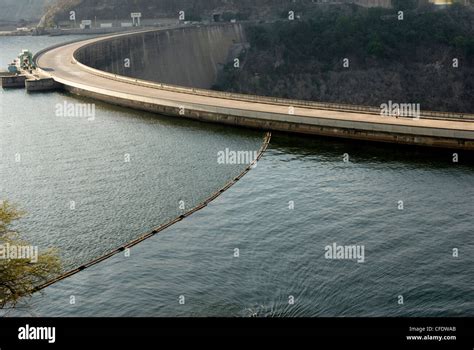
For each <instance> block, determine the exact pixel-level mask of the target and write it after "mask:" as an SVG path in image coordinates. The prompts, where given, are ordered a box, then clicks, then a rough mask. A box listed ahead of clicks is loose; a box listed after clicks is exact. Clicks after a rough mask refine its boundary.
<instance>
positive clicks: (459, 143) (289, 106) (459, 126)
mask: <svg viewBox="0 0 474 350" xmlns="http://www.w3.org/2000/svg"><path fill="white" fill-rule="evenodd" d="M244 47H245V28H244V27H243V26H242V25H241V24H225V25H212V26H196V27H184V28H183V27H181V28H174V29H161V30H156V29H155V30H148V31H141V32H134V33H127V34H119V35H110V36H106V37H101V38H94V39H88V40H84V41H81V42H74V43H69V44H65V45H62V46H59V47H53V48H50V49H45V50H43V51H42V52H40V53H38V54H37V55H36V57H35V60H36V63H37V65H38V67H39V68H40V69H41V70H42V71H43V73H45V74H47V75H49V76H50V77H52V78H53V79H54V80H55V81H56V82H57V83H59V84H61V86H63V87H64V89H66V90H68V91H70V92H72V93H75V94H78V95H82V96H86V97H91V98H95V99H99V100H102V101H105V102H108V103H112V104H117V105H120V106H124V107H130V108H136V109H140V110H145V111H150V112H154V113H160V114H165V115H171V116H176V117H179V118H191V119H196V120H200V121H206V122H217V123H223V124H230V125H235V126H244V127H251V128H257V129H263V130H274V131H284V132H291V133H299V134H312V135H322V136H331V137H341V138H350V139H359V140H369V141H379V142H390V143H399V144H411V145H421V146H432V147H441V148H451V149H461V150H474V115H472V114H458V113H444V112H429V111H421V113H420V117H419V118H411V117H399V118H395V117H384V116H381V112H380V111H381V110H380V108H375V107H367V106H353V105H344V104H330V103H318V102H309V101H298V100H289V99H279V98H271V97H262V96H253V95H242V94H233V93H232V94H231V93H224V92H217V91H211V90H206V89H208V88H210V87H211V86H212V84H213V83H214V82H215V80H216V78H217V75H218V74H219V70H220V69H222V67H223V66H224V65H225V64H226V63H227V62H229V61H232V60H233V59H234V58H236V57H237V56H238V55H239V53H240V52H241V50H242V48H244Z"/></svg>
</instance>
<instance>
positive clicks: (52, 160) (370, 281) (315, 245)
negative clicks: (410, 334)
mask: <svg viewBox="0 0 474 350" xmlns="http://www.w3.org/2000/svg"><path fill="white" fill-rule="evenodd" d="M1 40H3V39H1ZM23 40H25V39H23ZM15 50H16V48H15ZM2 54H3V51H2ZM7 94H12V95H11V96H13V97H12V98H11V99H10V98H9V99H5V96H8V95H6V94H5V93H3V94H2V95H1V96H2V102H1V103H2V106H3V108H4V109H7V110H8V111H10V112H8V113H2V119H1V122H0V123H1V124H0V125H1V127H2V129H1V131H0V132H1V134H0V135H2V137H1V147H2V158H1V159H2V168H1V175H2V176H1V184H2V196H3V195H7V196H8V197H9V198H11V199H12V200H13V201H15V202H17V203H19V204H21V206H22V207H24V208H26V210H28V212H29V216H28V217H27V218H26V219H25V220H23V221H22V222H21V223H20V225H19V227H20V229H21V231H22V232H23V233H25V234H26V235H27V236H28V237H31V238H32V239H35V241H39V242H42V244H47V245H51V246H60V247H61V249H62V251H64V250H68V249H69V250H70V252H69V253H68V254H72V255H73V256H75V258H78V259H79V260H81V259H83V258H85V257H87V256H88V254H90V250H91V249H92V252H93V254H92V255H94V254H96V253H99V252H101V251H103V250H107V249H108V248H110V247H111V246H114V245H115V244H116V243H118V242H119V241H121V240H124V239H127V238H129V237H132V236H134V235H135V234H136V233H138V232H140V230H142V229H144V228H147V227H151V226H154V225H156V224H157V223H159V222H160V220H162V219H164V218H167V217H172V216H173V215H175V214H176V210H177V209H176V202H177V201H178V200H179V198H185V199H186V200H187V201H188V202H192V201H197V200H198V199H200V198H202V197H204V196H206V194H208V193H210V192H212V190H215V189H216V188H218V187H219V186H220V185H222V184H223V183H225V182H226V181H227V180H228V179H230V177H231V176H232V175H233V174H235V172H236V171H237V172H238V171H239V169H234V168H232V169H230V168H228V167H222V166H217V165H216V162H215V152H216V149H219V148H222V147H224V148H225V147H231V148H232V147H236V148H238V149H246V148H247V149H248V148H254V149H256V148H258V147H259V145H260V142H261V137H262V135H261V133H253V132H249V131H243V130H240V129H233V128H229V127H218V126H211V125H207V124H199V123H194V122H183V121H182V120H179V121H176V120H173V119H165V118H162V117H159V116H151V115H148V114H141V113H137V112H133V111H127V110H123V109H114V108H113V107H110V106H106V105H100V107H98V108H99V109H100V112H98V115H99V117H98V118H97V121H95V122H92V123H91V122H87V121H84V120H62V119H58V118H56V117H54V115H51V112H50V108H51V107H50V106H51V104H54V103H55V101H62V100H64V99H71V101H74V100H75V99H74V98H73V97H70V96H66V95H62V94H56V93H55V94H49V95H44V94H41V95H34V96H30V95H24V94H23V92H21V91H20V92H8V93H7ZM10 101H16V104H17V105H16V106H14V105H11V103H12V102H10ZM33 101H36V102H37V104H36V105H35V104H34V103H33ZM48 101H49V102H48ZM20 111H23V113H21V112H20ZM14 113H16V114H15V115H13V114H14ZM35 115H36V116H35ZM5 120H6V121H5ZM10 124H11V126H8V125H10ZM20 126H21V127H20ZM5 127H8V128H10V129H5ZM5 130H10V131H8V132H5ZM18 149H19V151H18ZM16 152H20V153H22V154H23V153H24V154H25V156H24V157H23V158H22V162H21V164H20V165H19V164H16V163H14V162H13V161H12V158H13V159H14V154H15V153H16ZM30 152H31V153H30ZM124 153H130V154H132V155H133V156H132V162H131V164H123V162H122V161H123V159H122V158H123V154H124ZM346 153H347V154H348V155H349V161H348V162H344V161H343V160H344V154H346ZM28 154H32V155H28ZM91 174H93V175H91ZM5 177H7V178H5ZM190 179H192V180H190ZM71 198H73V199H74V198H76V199H77V198H79V199H78V200H77V203H78V205H77V209H76V211H70V210H69V200H70V199H71ZM401 201H402V202H403V203H402V204H403V205H402V206H401ZM401 208H402V209H403V210H401ZM473 208H474V166H473V161H472V159H467V158H466V156H465V155H461V157H460V160H459V162H458V163H453V162H452V152H447V151H439V150H433V149H428V150H416V149H413V148H407V147H399V146H381V145H377V144H366V143H356V142H342V141H335V140H331V139H318V138H303V137H299V136H282V135H278V134H277V135H274V137H273V139H272V143H271V145H270V149H269V150H268V152H267V153H266V154H265V156H264V157H263V159H262V160H261V162H259V164H258V166H257V168H256V169H254V170H252V171H251V172H250V173H249V174H248V175H246V176H245V177H244V178H243V179H242V180H241V181H240V182H238V183H237V184H236V185H235V186H234V187H232V188H231V189H230V190H229V191H227V192H226V193H224V194H223V196H221V197H219V198H218V199H217V200H216V201H214V202H213V203H212V204H211V205H209V206H208V207H207V208H205V209H204V210H202V211H200V212H198V213H196V214H194V215H193V216H191V217H189V218H187V219H186V220H184V221H182V222H180V223H178V224H176V225H174V226H173V227H171V228H169V229H167V230H165V231H163V232H162V233H161V234H160V235H158V236H155V237H153V238H151V239H149V240H147V241H145V242H144V243H142V244H140V245H138V246H136V247H135V248H133V249H132V250H131V254H130V256H129V257H126V256H125V255H123V254H119V255H116V256H114V257H113V258H111V259H109V260H107V261H105V262H103V263H101V264H99V265H96V266H94V267H92V268H90V269H88V270H85V271H83V272H81V273H79V274H77V275H75V276H73V277H71V278H69V279H67V280H65V281H62V282H60V283H58V284H56V285H54V286H52V287H50V288H48V289H46V290H45V292H44V294H37V295H35V296H34V297H33V298H32V300H30V301H29V306H27V308H26V309H25V310H22V312H20V313H19V314H25V315H31V314H33V315H38V316H448V315H450V316H462V315H467V316H474V239H473V235H474V219H473V217H472V213H473ZM91 239H94V244H91ZM333 243H337V244H339V245H361V246H364V248H365V262H363V263H357V262H356V261H354V260H330V259H326V258H325V247H326V246H327V245H331V244H333ZM455 248H457V249H458V251H459V256H457V257H455V256H453V249H455ZM236 249H238V250H236ZM78 252H81V253H80V254H78ZM236 252H238V254H237V255H238V256H236ZM71 296H74V298H75V304H72V305H71V303H70V301H71ZM400 296H401V297H403V304H400V303H399V300H400ZM182 297H184V301H185V302H184V304H180V300H181V301H183V299H182ZM180 298H181V299H180ZM293 300H294V303H293V302H292V301H293Z"/></svg>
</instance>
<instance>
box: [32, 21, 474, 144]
mask: <svg viewBox="0 0 474 350" xmlns="http://www.w3.org/2000/svg"><path fill="white" fill-rule="evenodd" d="M161 30H163V29H161ZM149 31H150V30H148V31H143V32H141V33H145V32H149ZM138 33H140V32H138ZM130 34H131V35H133V34H137V32H134V33H128V34H118V35H117V34H115V35H110V36H106V37H96V38H93V39H86V40H84V41H79V42H74V43H69V44H65V45H63V46H59V47H55V48H51V49H49V50H48V49H46V50H44V51H43V52H41V53H40V54H39V55H38V57H37V58H36V62H37V65H38V67H39V68H40V69H42V70H43V71H44V72H45V73H46V74H48V75H50V76H51V77H52V78H53V79H54V80H55V81H57V82H58V83H61V84H63V85H65V86H67V87H73V88H76V89H79V90H83V91H88V92H91V93H93V94H99V95H102V96H110V97H111V100H112V98H120V99H128V100H133V101H141V102H143V103H145V104H152V105H153V104H156V105H165V106H172V107H174V108H176V107H178V108H179V106H182V107H183V108H190V109H193V108H195V109H196V110H199V109H200V108H202V110H207V111H211V112H212V111H214V110H221V111H222V110H225V111H226V113H228V114H229V115H236V116H239V115H244V116H245V117H246V118H256V119H259V117H258V115H259V114H260V115H264V114H266V113H268V115H272V116H273V118H275V116H278V118H281V119H280V120H284V121H286V122H290V123H291V122H294V123H309V124H311V123H312V120H318V123H323V122H324V123H325V124H324V125H326V126H331V123H332V124H334V127H341V128H352V129H359V130H369V131H371V130H383V131H384V132H393V133H402V134H408V135H412V136H413V135H415V136H416V135H427V136H441V137H452V138H458V139H464V140H469V141H472V140H474V122H472V121H462V120H459V121H457V120H448V119H445V120H444V119H429V118H428V117H426V118H425V117H424V116H423V113H422V116H421V118H420V119H415V118H403V117H400V118H395V117H384V116H381V115H377V114H374V113H372V114H371V113H364V112H357V111H354V112H352V111H347V110H344V111H337V110H328V109H318V108H313V107H308V106H298V107H295V108H294V111H292V113H289V109H290V108H289V107H291V106H292V105H291V104H288V105H282V104H281V103H278V104H272V103H269V102H268V101H263V102H259V101H252V100H248V101H246V100H240V99H234V98H225V97H216V96H203V95H202V94H193V93H192V92H179V91H170V90H166V89H160V88H159V87H160V84H159V83H154V82H147V84H145V85H140V81H138V83H137V82H135V81H133V78H129V80H130V81H126V80H121V79H114V78H113V75H112V76H111V77H108V76H106V75H100V74H96V73H97V72H94V70H93V69H90V68H89V67H85V66H83V65H82V64H78V63H77V61H76V60H75V58H74V52H75V51H76V50H78V49H80V48H81V47H83V46H85V45H88V44H93V43H96V42H99V41H101V40H107V39H109V38H113V37H119V36H123V35H130ZM157 64H159V62H157ZM153 85H155V86H153ZM191 91H192V90H191ZM102 100H104V99H103V98H102ZM243 111H245V112H243ZM293 112H294V113H293ZM253 113H255V117H254V116H253V115H254V114H253ZM268 120H270V121H271V120H272V119H268ZM320 125H321V124H320ZM400 130H403V131H402V132H400ZM438 133H441V134H442V135H441V134H440V135H438Z"/></svg>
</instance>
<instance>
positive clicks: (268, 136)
mask: <svg viewBox="0 0 474 350" xmlns="http://www.w3.org/2000/svg"><path fill="white" fill-rule="evenodd" d="M271 137H272V133H271V132H267V133H266V134H265V137H264V139H263V144H262V146H261V147H260V149H259V151H258V153H257V157H256V158H255V159H254V160H253V161H252V162H251V163H250V164H249V165H248V166H247V167H246V168H245V169H244V170H243V171H242V172H241V173H240V174H239V175H238V176H237V177H235V178H233V179H232V180H231V181H229V182H228V183H227V184H226V185H225V186H224V187H222V188H221V189H220V190H218V191H217V192H215V193H213V194H212V195H211V196H210V197H208V198H207V199H206V200H205V201H204V202H201V203H200V204H198V205H196V206H195V207H194V208H192V209H190V210H189V211H187V212H186V213H184V214H182V215H180V216H178V217H177V218H175V219H173V220H171V221H169V222H167V223H165V224H163V225H161V226H159V227H157V228H155V229H154V230H152V231H151V232H148V233H146V234H144V235H142V236H140V237H138V238H136V239H134V240H133V241H130V242H128V243H127V244H125V245H123V246H121V247H119V248H117V249H114V250H113V251H111V252H109V253H107V254H105V255H102V256H101V257H99V258H97V259H94V260H92V261H90V262H88V263H87V264H84V265H81V266H80V267H78V268H76V269H74V270H71V271H68V272H65V273H63V274H61V275H60V276H57V277H55V278H54V279H52V280H50V281H48V282H46V283H44V284H41V285H39V286H37V287H36V288H34V289H33V292H38V291H40V290H43V289H45V288H46V287H49V286H51V285H53V284H55V283H57V282H59V281H62V280H64V279H66V278H68V277H71V276H73V275H75V274H77V273H79V272H81V271H83V270H85V269H87V268H89V267H91V266H94V265H97V264H98V263H100V262H102V261H104V260H107V259H109V258H111V257H112V256H114V255H116V254H118V253H121V252H124V251H125V250H126V249H130V248H132V247H134V246H136V245H137V244H139V243H141V242H143V241H145V240H147V239H149V238H150V237H153V236H155V235H156V234H158V233H160V232H162V231H163V230H165V229H167V228H168V227H170V226H173V225H174V224H176V223H178V222H180V221H182V220H184V219H185V218H187V217H188V216H191V215H192V214H194V213H196V212H197V211H199V210H201V209H203V208H205V207H207V205H208V204H209V203H211V202H212V201H213V200H215V199H216V198H217V197H219V196H220V195H221V194H223V193H224V192H225V191H227V190H228V189H229V188H231V187H232V186H233V185H235V184H236V183H237V182H238V181H239V180H240V179H242V178H243V177H244V176H245V175H246V174H247V173H248V172H249V171H250V170H251V169H253V168H254V167H255V166H256V165H257V162H258V161H259V160H260V159H261V158H262V156H263V154H264V153H265V151H266V150H267V148H268V145H269V144H270V140H271Z"/></svg>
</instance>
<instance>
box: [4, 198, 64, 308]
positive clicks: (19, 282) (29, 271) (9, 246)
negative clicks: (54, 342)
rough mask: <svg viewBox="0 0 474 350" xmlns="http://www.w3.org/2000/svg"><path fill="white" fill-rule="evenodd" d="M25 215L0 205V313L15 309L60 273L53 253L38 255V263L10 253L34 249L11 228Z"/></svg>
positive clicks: (57, 259) (59, 267) (11, 207)
mask: <svg viewBox="0 0 474 350" xmlns="http://www.w3.org/2000/svg"><path fill="white" fill-rule="evenodd" d="M22 215H23V213H22V212H21V211H19V210H18V209H17V208H16V207H15V206H13V205H11V204H10V203H8V202H6V201H5V202H1V201H0V309H5V308H14V307H15V306H16V305H17V303H18V301H19V300H20V299H21V298H24V297H28V296H31V294H32V293H33V292H34V290H35V287H37V286H38V285H40V284H41V283H44V282H46V281H48V280H50V279H51V278H52V277H54V276H55V275H57V274H59V273H60V271H61V265H60V260H59V257H58V256H57V254H56V252H55V251H54V250H48V251H46V252H44V253H41V254H38V255H37V259H32V258H31V256H30V257H28V258H25V256H22V255H20V254H17V255H16V256H14V255H13V254H12V253H11V252H13V251H16V252H18V251H20V249H23V248H25V249H26V248H31V249H34V247H33V246H31V245H30V244H29V243H28V242H26V241H25V240H22V239H21V238H20V236H19V234H18V232H15V231H13V230H11V224H12V223H13V222H14V221H15V220H18V219H20V218H21V217H22Z"/></svg>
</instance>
